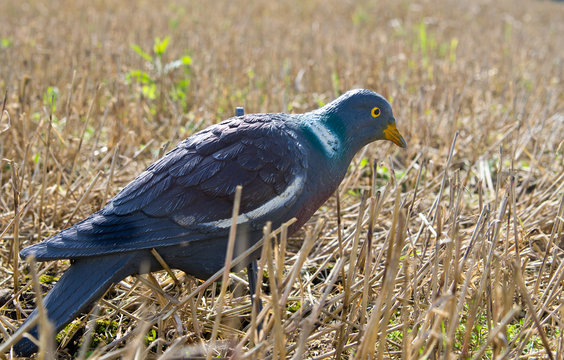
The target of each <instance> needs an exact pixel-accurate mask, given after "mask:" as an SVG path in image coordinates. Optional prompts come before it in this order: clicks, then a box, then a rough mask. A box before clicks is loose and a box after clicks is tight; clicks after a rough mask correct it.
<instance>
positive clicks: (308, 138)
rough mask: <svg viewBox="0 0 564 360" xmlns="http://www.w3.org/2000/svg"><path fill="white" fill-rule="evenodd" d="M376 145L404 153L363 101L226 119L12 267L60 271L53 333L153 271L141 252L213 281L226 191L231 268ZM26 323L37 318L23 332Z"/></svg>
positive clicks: (219, 263) (346, 98) (313, 205)
mask: <svg viewBox="0 0 564 360" xmlns="http://www.w3.org/2000/svg"><path fill="white" fill-rule="evenodd" d="M384 139H387V140H390V141H393V142H394V143H396V144H397V145H399V146H403V147H405V141H404V140H403V138H402V137H401V135H399V132H398V131H397V129H396V127H395V119H394V117H393V114H392V109H391V106H390V104H389V103H388V102H387V101H386V100H385V99H384V98H383V97H381V96H380V95H378V94H376V93H374V92H371V91H368V90H353V91H349V92H347V93H346V94H344V95H342V96H341V97H339V98H338V99H336V100H335V101H333V102H331V103H330V104H327V105H326V106H324V107H322V108H320V109H318V110H315V111H312V112H309V113H305V114H294V115H290V114H249V115H244V116H239V117H234V118H230V119H228V120H225V121H223V122H221V123H219V124H216V125H213V126H211V127H209V128H206V129H204V130H202V131H200V132H198V133H196V134H194V135H193V136H191V137H189V138H187V139H186V140H184V141H182V142H180V143H179V144H178V145H177V146H176V147H175V148H174V149H172V150H171V151H170V152H168V153H167V154H166V155H165V156H164V157H162V158H161V159H160V160H158V161H157V162H155V163H153V164H152V165H150V166H149V167H148V168H147V169H146V170H145V171H144V172H143V173H141V174H140V175H139V176H138V177H137V178H136V179H134V180H133V181H132V182H131V183H129V184H128V185H127V186H126V187H125V188H124V189H123V190H122V191H121V192H119V193H118V194H117V195H116V196H115V197H114V198H113V199H111V200H110V201H109V202H108V203H107V204H106V206H104V208H103V209H101V210H100V211H98V212H96V213H94V214H92V215H90V216H89V217H88V218H86V219H85V220H82V221H80V222H78V223H77V224H75V225H74V226H72V227H70V228H67V229H65V230H63V231H61V232H60V233H58V234H56V235H55V236H53V237H51V238H49V239H47V240H45V241H43V242H41V243H38V244H35V245H32V246H30V247H28V248H25V249H24V250H22V252H21V256H22V257H24V258H25V257H27V256H30V255H33V256H34V257H35V258H36V259H37V260H39V261H46V260H57V259H71V261H72V263H71V266H70V267H69V269H68V270H67V271H66V272H65V274H64V275H63V276H62V277H61V279H60V280H59V281H58V282H57V284H56V285H55V286H54V288H53V289H52V290H51V292H50V293H49V294H48V295H47V296H46V298H45V301H44V303H45V307H46V308H47V311H48V316H49V318H50V319H51V320H52V321H53V322H54V323H55V327H56V329H57V330H60V329H61V328H63V327H64V326H65V325H66V324H67V323H68V322H70V321H71V320H72V319H73V318H74V317H76V316H77V315H78V314H79V313H80V312H81V311H83V310H84V309H85V308H86V307H87V306H88V305H89V304H91V303H92V302H93V301H95V300H96V299H97V298H99V297H100V296H102V295H103V294H104V292H105V291H106V290H107V289H108V288H109V287H110V286H111V285H112V284H115V283H116V282H119V281H120V280H121V279H123V278H124V277H126V276H128V275H132V274H136V273H140V272H147V271H156V270H160V269H161V265H160V264H159V262H158V261H157V260H156V259H155V258H154V256H153V255H152V254H151V249H155V250H156V251H157V252H158V253H159V255H160V256H161V257H162V258H163V259H164V260H165V262H166V263H167V264H168V265H169V266H170V267H171V268H176V269H180V270H183V271H185V272H186V273H188V274H190V275H193V276H196V277H199V278H203V279H205V278H207V277H209V276H211V275H213V274H214V273H215V272H217V271H218V270H220V269H221V268H222V267H223V266H224V263H225V253H226V248H227V237H228V233H229V229H230V225H231V222H232V219H231V212H232V207H233V198H234V194H235V189H236V187H237V185H242V187H243V191H242V198H241V205H240V212H239V213H240V215H239V217H238V219H237V223H238V228H237V234H238V237H237V239H236V246H235V249H236V253H235V256H237V255H238V254H239V253H242V252H243V251H244V250H246V249H248V248H249V247H250V246H252V245H253V244H255V243H256V242H257V241H258V240H260V238H261V237H262V228H263V226H264V225H265V223H266V222H267V221H271V222H272V226H273V227H274V228H275V227H278V226H280V225H281V224H282V223H284V222H286V221H288V220H290V219H292V218H294V217H295V218H296V219H297V221H296V222H295V223H294V224H293V225H291V227H290V229H289V233H290V234H291V233H292V232H294V231H296V230H297V229H299V228H300V227H301V226H302V225H303V224H304V223H305V222H306V221H307V220H308V219H309V218H310V217H311V216H312V215H313V213H314V212H315V211H316V210H317V209H318V208H319V207H320V206H321V205H322V204H323V203H324V202H325V201H326V200H327V199H328V198H329V197H330V196H331V194H333V192H334V191H335V190H336V188H337V187H338V185H339V183H340V182H341V181H342V179H343V178H344V176H345V173H346V171H347V168H348V165H349V163H350V162H351V160H352V158H353V156H354V155H355V153H356V152H357V151H358V150H360V149H361V148H362V147H363V146H364V145H366V144H368V143H370V142H372V141H375V140H384ZM258 254H259V253H258V251H257V252H255V254H253V255H251V256H250V257H249V258H248V259H247V260H246V263H245V264H242V266H244V265H246V264H248V263H249V262H251V261H252V260H254V259H256V257H257V256H258ZM35 316H37V311H36V310H35V311H34V312H33V313H32V314H31V315H30V316H29V317H28V319H27V320H26V321H30V319H32V318H33V317H35ZM32 333H36V330H34V331H32ZM15 349H16V352H17V353H19V354H21V355H24V356H26V355H29V354H31V353H33V352H34V351H35V350H36V347H35V345H34V344H33V343H32V342H31V341H29V340H28V339H23V340H21V341H20V342H19V343H18V344H16V346H15Z"/></svg>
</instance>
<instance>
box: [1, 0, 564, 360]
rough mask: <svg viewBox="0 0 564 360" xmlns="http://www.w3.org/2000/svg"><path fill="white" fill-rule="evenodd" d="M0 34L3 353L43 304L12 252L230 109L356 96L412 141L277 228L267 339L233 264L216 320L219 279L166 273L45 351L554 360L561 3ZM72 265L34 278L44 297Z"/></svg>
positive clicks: (183, 6)
mask: <svg viewBox="0 0 564 360" xmlns="http://www.w3.org/2000/svg"><path fill="white" fill-rule="evenodd" d="M0 25H1V26H0V107H2V114H1V118H0V159H1V162H0V234H1V240H0V274H1V275H0V330H1V333H0V339H1V340H0V341H1V343H4V344H7V343H8V344H9V340H8V339H9V336H10V334H12V333H13V332H14V331H15V329H16V328H17V327H18V325H19V324H21V322H22V321H23V320H24V319H25V317H26V316H27V314H29V312H30V311H31V309H32V308H33V307H34V306H35V305H34V304H35V292H34V291H33V286H32V284H33V281H32V276H31V273H30V267H29V265H27V264H26V263H25V262H24V261H23V260H20V259H18V256H17V253H18V252H19V250H20V249H21V248H23V247H25V246H28V245H30V244H32V243H35V242H38V241H41V240H42V239H45V238H47V237H49V236H51V235H53V234H55V233H57V232H58V231H60V230H62V229H63V228H64V227H66V226H69V225H71V224H73V223H74V222H76V221H78V220H80V219H82V218H84V217H86V216H87V215H88V214H90V213H91V212H94V211H96V210H98V209H99V208H100V207H101V206H102V205H103V204H104V203H105V202H106V201H107V200H108V199H109V198H110V197H111V196H113V195H114V194H116V193H117V191H118V190H119V189H121V188H122V187H123V186H125V184H127V182H129V181H130V180H132V179H133V178H134V177H135V175H136V174H138V173H140V172H141V171H142V170H143V169H144V168H145V167H146V166H148V165H149V164H150V163H151V162H152V161H154V160H156V159H157V158H158V157H159V156H160V155H161V154H163V153H164V151H166V150H167V149H171V148H172V147H173V146H174V145H175V144H176V143H177V142H178V141H179V140H181V139H183V138H185V137H187V136H189V135H191V134H192V133H194V132H195V131H197V130H199V129H202V128H203V127H205V126H208V125H211V124H214V123H216V122H219V121H220V120H222V119H225V118H228V117H230V116H232V115H233V114H234V108H235V107H236V106H244V107H245V110H246V112H281V111H283V112H303V111H308V110H310V109H314V108H317V107H318V106H320V105H322V104H324V103H326V102H328V101H330V100H332V99H333V98H335V97H336V96H338V95H339V94H341V93H342V92H345V91H346V90H348V89H351V88H358V87H362V88H369V89H372V90H375V91H377V92H380V93H381V94H383V95H384V96H385V97H387V98H388V99H389V100H390V101H391V103H392V106H393V108H394V112H395V116H396V118H397V119H398V128H399V130H400V131H401V132H402V134H403V135H404V137H405V139H406V141H407V143H408V148H407V150H402V149H399V148H397V147H394V146H393V144H390V143H382V142H380V143H375V144H372V145H370V146H368V147H367V148H365V149H364V150H363V151H362V152H361V153H360V154H359V155H358V156H357V157H356V158H355V160H354V162H353V163H352V164H351V167H350V172H349V174H348V175H347V177H346V179H345V181H344V182H343V184H342V185H341V188H340V190H339V194H338V199H339V204H338V205H339V207H337V196H334V197H332V198H331V199H330V200H329V201H328V203H327V204H326V205H325V206H323V207H322V208H321V209H320V210H319V211H318V212H317V214H316V215H315V216H314V218H312V220H311V221H310V223H309V225H308V226H306V227H305V230H303V231H302V232H300V233H299V234H297V235H296V236H294V237H292V238H290V239H288V240H287V241H286V240H285V238H283V237H281V236H278V238H277V241H276V242H275V243H276V246H275V247H274V249H271V250H274V251H271V250H269V251H268V252H266V253H265V254H264V255H265V256H264V257H263V259H265V261H264V263H263V264H262V265H263V267H264V272H262V273H261V274H263V275H264V279H263V288H262V289H261V290H262V295H261V297H262V299H263V303H264V306H265V311H264V314H263V316H265V320H264V321H265V322H264V329H265V331H264V332H263V333H262V334H259V335H258V336H255V335H254V332H253V328H254V327H256V324H257V322H256V314H254V313H252V311H251V306H250V299H249V294H248V291H247V290H246V283H245V281H246V276H245V274H244V272H241V273H237V274H232V275H231V276H230V283H229V291H228V292H227V295H226V296H225V297H224V300H225V303H224V306H223V308H222V312H221V314H222V316H221V318H218V317H217V316H216V315H217V309H218V302H219V301H218V300H219V298H218V295H219V289H220V286H219V284H217V283H216V284H214V285H211V286H209V287H207V288H205V289H204V288H201V289H200V288H198V289H196V287H197V286H198V285H201V283H202V282H201V281H199V280H196V279H193V278H191V277H189V276H186V275H184V274H183V273H181V272H176V277H177V279H178V281H174V279H172V278H171V277H170V276H169V275H167V273H166V272H162V273H157V274H154V275H152V276H146V275H144V276H138V277H131V278H128V279H126V280H125V281H123V282H121V283H120V284H119V285H117V286H116V287H114V288H113V289H112V290H110V291H109V292H108V294H106V296H105V298H104V299H103V300H101V301H99V302H98V304H97V306H96V307H95V308H94V309H93V310H92V311H91V312H90V314H88V315H86V316H83V317H82V318H80V319H79V320H77V321H75V322H73V323H72V324H71V325H69V326H68V327H67V328H66V329H65V330H64V331H63V332H61V333H60V334H59V336H58V337H57V344H56V345H55V346H56V349H58V350H57V353H56V356H58V357H60V358H75V357H79V358H84V357H85V356H90V358H93V359H112V358H119V357H123V358H163V359H164V358H167V359H173V358H198V356H204V357H205V356H206V354H208V353H209V354H211V355H212V356H213V357H220V358H225V357H230V356H231V357H234V358H248V359H263V358H264V359H278V358H294V359H302V358H304V359H305V358H308V359H326V358H328V359H334V358H337V359H349V358H351V359H367V358H378V359H384V358H385V359H399V358H405V359H408V358H411V359H415V358H429V359H438V358H441V359H454V358H476V359H493V358H496V359H502V358H518V357H520V358H531V359H537V358H554V359H563V358H564V340H563V336H564V335H563V333H562V329H564V307H563V305H562V302H563V297H564V295H563V289H564V252H563V248H564V217H563V211H564V209H563V207H564V205H563V202H564V163H563V151H564V144H563V141H564V96H563V93H562V90H563V84H562V79H563V75H564V50H563V49H564V36H563V34H564V4H562V3H559V2H552V1H509V0H500V1H484V0H480V1H469V2H465V1H454V0H444V1H437V2H435V1H416V2H409V1H394V2H391V1H390V2H376V1H371V2H369V1H319V0H312V1H286V2H274V1H270V2H266V1H265V2H263V1H240V0H238V1H211V2H197V1H162V2H153V1H139V2H131V1H120V2H114V1H84V0H79V1H47V2H44V1H37V0H31V1H7V0H0ZM4 94H6V97H5V98H4ZM2 100H4V101H3V102H2ZM2 104H3V105H2ZM375 165H377V166H376V167H375ZM243 191H244V189H243ZM338 209H339V211H337V210H338ZM302 244H304V245H303V249H302V250H301V251H300V248H302ZM265 249H266V248H265ZM367 249H368V250H369V251H367ZM281 254H282V255H281ZM302 254H303V255H307V257H303V255H302ZM67 266H68V262H67V261H60V262H51V263H42V264H37V265H36V268H37V272H38V274H39V280H40V281H39V282H40V283H41V289H42V291H43V294H45V293H46V292H47V291H48V290H49V289H50V288H51V286H52V284H53V283H54V281H56V280H57V278H58V277H59V276H60V275H61V274H62V272H63V271H64V269H65V268H66V267H67ZM194 290H198V291H195V292H194ZM193 292H194V293H193ZM273 304H274V306H273ZM216 323H217V325H218V326H219V327H218V333H217V336H212V332H213V331H212V329H213V327H214V325H215V324H216ZM214 335H215V334H214ZM0 346H1V345H0ZM210 349H211V350H210ZM42 355H45V353H42ZM4 356H5V357H8V358H10V357H11V356H12V355H10V353H9V352H8V353H6V354H5V355H4Z"/></svg>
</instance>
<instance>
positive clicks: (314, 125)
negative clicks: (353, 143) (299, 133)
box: [306, 121, 341, 157]
mask: <svg viewBox="0 0 564 360" xmlns="http://www.w3.org/2000/svg"><path fill="white" fill-rule="evenodd" d="M306 126H307V127H308V129H310V130H311V133H312V134H313V135H314V136H315V137H316V138H317V140H318V141H319V143H320V144H321V146H323V150H324V151H325V154H326V155H327V156H329V157H336V156H337V151H338V149H339V148H340V146H341V141H340V139H339V138H338V137H337V136H336V135H335V134H334V133H333V132H332V131H331V129H329V128H328V127H327V125H325V124H324V123H322V122H320V121H314V122H311V123H308V124H306Z"/></svg>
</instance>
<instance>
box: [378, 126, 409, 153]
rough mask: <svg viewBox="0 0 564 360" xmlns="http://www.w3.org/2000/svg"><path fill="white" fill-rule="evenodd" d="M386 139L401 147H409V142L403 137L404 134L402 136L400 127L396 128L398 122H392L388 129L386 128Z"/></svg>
mask: <svg viewBox="0 0 564 360" xmlns="http://www.w3.org/2000/svg"><path fill="white" fill-rule="evenodd" d="M384 139H386V140H390V141H391V142H393V143H394V144H396V145H397V146H399V147H402V148H406V147H407V143H406V142H405V140H404V139H403V136H401V134H400V133H399V131H398V129H397V128H396V124H390V125H388V127H387V128H386V129H384Z"/></svg>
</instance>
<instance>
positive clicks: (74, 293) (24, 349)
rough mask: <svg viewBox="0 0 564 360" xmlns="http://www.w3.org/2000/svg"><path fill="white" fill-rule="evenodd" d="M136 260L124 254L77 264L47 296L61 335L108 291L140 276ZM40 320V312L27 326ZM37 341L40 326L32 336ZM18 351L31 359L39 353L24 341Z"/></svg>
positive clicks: (26, 340)
mask: <svg viewBox="0 0 564 360" xmlns="http://www.w3.org/2000/svg"><path fill="white" fill-rule="evenodd" d="M133 259H134V258H133V256H132V255H130V256H127V255H125V256H124V254H120V255H111V256H106V257H94V258H89V259H78V260H76V261H75V262H74V263H73V264H72V265H71V266H70V267H69V268H68V269H67V271H66V272H65V273H64V274H63V276H61V278H60V279H59V281H58V282H57V284H55V286H54V287H53V289H52V290H51V291H50V292H49V293H48V294H47V296H45V299H44V306H45V309H46V310H47V317H48V318H49V320H50V321H51V322H52V323H53V325H54V327H55V330H56V331H57V332H58V331H60V330H61V329H63V328H64V327H65V326H66V325H67V324H68V323H70V322H71V321H72V320H73V319H74V318H76V317H77V316H78V315H79V314H80V313H81V312H83V311H84V310H85V309H86V308H87V307H88V306H89V305H90V304H92V303H93V302H94V301H96V300H97V299H98V298H100V297H101V296H102V295H104V293H105V292H106V290H108V289H109V288H110V286H112V284H115V283H117V282H119V281H121V280H122V279H123V278H125V277H126V276H128V275H131V274H133V273H134V272H136V270H137V269H136V267H135V266H134V265H133ZM36 316H38V312H37V309H35V310H33V312H32V313H31V314H30V315H29V316H28V317H27V319H26V321H25V322H24V324H25V323H27V322H29V321H32V319H34V318H35V317H36ZM29 333H30V334H31V335H33V336H34V337H37V333H38V332H37V326H35V327H34V328H33V329H32V330H31V331H30V332H29ZM14 350H15V352H16V353H17V354H18V355H19V356H25V357H29V356H31V355H32V354H33V353H35V352H37V346H36V345H35V344H34V343H33V342H32V341H31V340H29V339H27V338H22V339H21V340H20V341H19V342H18V343H17V344H16V345H14Z"/></svg>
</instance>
